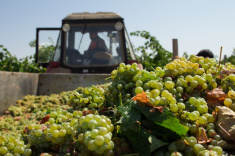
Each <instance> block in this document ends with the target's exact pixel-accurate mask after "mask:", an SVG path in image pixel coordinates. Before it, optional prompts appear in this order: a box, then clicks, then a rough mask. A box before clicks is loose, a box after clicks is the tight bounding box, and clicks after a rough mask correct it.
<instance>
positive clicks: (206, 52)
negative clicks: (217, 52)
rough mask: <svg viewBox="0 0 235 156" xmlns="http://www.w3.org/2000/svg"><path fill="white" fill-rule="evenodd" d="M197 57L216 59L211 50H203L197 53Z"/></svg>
mask: <svg viewBox="0 0 235 156" xmlns="http://www.w3.org/2000/svg"><path fill="white" fill-rule="evenodd" d="M197 56H203V57H209V58H214V54H213V53H212V51H210V50H209V49H202V50H201V51H199V52H198V53H197Z"/></svg>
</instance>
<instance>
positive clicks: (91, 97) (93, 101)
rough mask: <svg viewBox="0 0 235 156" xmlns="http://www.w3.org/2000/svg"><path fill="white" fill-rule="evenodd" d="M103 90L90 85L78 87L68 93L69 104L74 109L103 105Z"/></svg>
mask: <svg viewBox="0 0 235 156" xmlns="http://www.w3.org/2000/svg"><path fill="white" fill-rule="evenodd" d="M104 100H105V90H104V89H103V88H102V87H99V86H95V85H92V86H91V87H86V88H80V89H78V90H77V91H76V92H74V94H71V95H70V102H69V104H70V105H71V106H72V107H73V108H74V109H75V110H81V109H83V108H88V109H98V108H100V107H101V106H103V104H104Z"/></svg>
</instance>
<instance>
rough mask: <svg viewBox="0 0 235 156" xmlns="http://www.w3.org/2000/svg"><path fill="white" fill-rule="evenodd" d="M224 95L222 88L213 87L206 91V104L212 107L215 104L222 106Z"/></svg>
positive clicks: (225, 95)
mask: <svg viewBox="0 0 235 156" xmlns="http://www.w3.org/2000/svg"><path fill="white" fill-rule="evenodd" d="M226 97H227V94H225V93H224V92H223V90H222V89H219V88H215V89H213V90H212V91H210V92H208V93H207V104H208V106H211V107H214V108H215V107H216V106H223V103H224V100H225V99H226Z"/></svg>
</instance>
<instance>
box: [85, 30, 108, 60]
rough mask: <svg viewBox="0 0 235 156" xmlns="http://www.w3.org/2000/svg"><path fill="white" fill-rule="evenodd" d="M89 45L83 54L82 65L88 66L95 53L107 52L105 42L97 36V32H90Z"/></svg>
mask: <svg viewBox="0 0 235 156" xmlns="http://www.w3.org/2000/svg"><path fill="white" fill-rule="evenodd" d="M89 35H90V39H91V43H90V45H89V48H88V50H87V51H85V53H84V61H83V62H84V63H83V64H90V61H91V59H93V56H94V54H95V53H97V52H107V51H108V48H107V46H106V44H105V41H104V40H103V39H102V38H100V37H99V36H98V32H95V31H92V32H89Z"/></svg>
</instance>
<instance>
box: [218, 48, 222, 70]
mask: <svg viewBox="0 0 235 156" xmlns="http://www.w3.org/2000/svg"><path fill="white" fill-rule="evenodd" d="M222 49H223V46H221V47H220V56H219V67H220V61H221V55H222ZM219 67H218V68H219Z"/></svg>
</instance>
